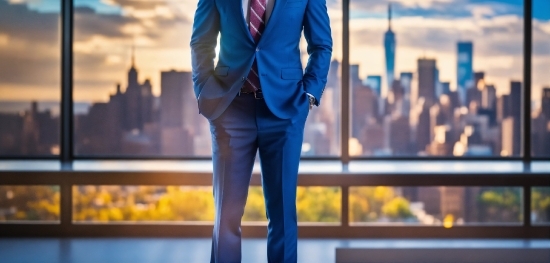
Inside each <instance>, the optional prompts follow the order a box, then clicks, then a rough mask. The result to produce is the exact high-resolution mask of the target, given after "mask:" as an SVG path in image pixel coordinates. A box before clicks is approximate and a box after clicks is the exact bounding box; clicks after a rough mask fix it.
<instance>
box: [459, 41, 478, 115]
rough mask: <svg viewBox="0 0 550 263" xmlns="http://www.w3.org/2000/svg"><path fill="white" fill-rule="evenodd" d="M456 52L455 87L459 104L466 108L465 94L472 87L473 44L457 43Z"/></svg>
mask: <svg viewBox="0 0 550 263" xmlns="http://www.w3.org/2000/svg"><path fill="white" fill-rule="evenodd" d="M457 50H458V52H457V58H456V59H457V66H456V70H457V72H456V80H457V85H456V87H457V91H458V95H459V97H460V103H461V104H462V105H463V106H467V105H466V103H467V101H466V93H467V90H468V89H469V88H472V87H473V85H474V72H473V71H474V70H473V44H472V42H458V43H457Z"/></svg>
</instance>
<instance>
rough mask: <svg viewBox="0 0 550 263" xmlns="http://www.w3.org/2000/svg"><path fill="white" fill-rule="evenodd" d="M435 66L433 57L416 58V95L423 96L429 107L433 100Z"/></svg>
mask: <svg viewBox="0 0 550 263" xmlns="http://www.w3.org/2000/svg"><path fill="white" fill-rule="evenodd" d="M436 74H437V67H436V61H435V59H425V58H421V59H418V97H419V98H420V97H423V98H424V101H425V103H426V105H427V106H428V107H430V106H431V105H432V104H433V103H434V102H435V101H436V100H435V79H436Z"/></svg>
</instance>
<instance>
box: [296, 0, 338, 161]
mask: <svg viewBox="0 0 550 263" xmlns="http://www.w3.org/2000/svg"><path fill="white" fill-rule="evenodd" d="M327 8H328V14H329V17H330V26H331V31H332V41H333V48H332V62H331V63H330V70H329V74H328V78H327V85H326V87H325V90H324V92H323V97H322V98H321V102H320V105H319V107H314V108H313V109H312V110H311V111H310V112H309V116H308V118H307V121H306V126H305V130H304V143H303V145H302V156H329V155H340V126H341V125H340V121H341V120H340V108H341V103H340V91H341V80H340V70H341V68H340V62H341V61H342V0H333V1H327ZM306 48H307V43H306V41H305V38H303V37H302V42H301V43H300V49H301V50H302V63H303V64H304V68H305V66H306V63H307V61H308V54H307V51H306V50H307V49H306Z"/></svg>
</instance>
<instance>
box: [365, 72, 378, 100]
mask: <svg viewBox="0 0 550 263" xmlns="http://www.w3.org/2000/svg"><path fill="white" fill-rule="evenodd" d="M365 84H366V85H367V86H368V87H369V88H370V89H371V90H372V91H373V92H374V94H376V96H377V97H380V95H381V94H380V90H381V88H382V77H380V76H367V79H366V81H365Z"/></svg>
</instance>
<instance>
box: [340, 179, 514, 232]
mask: <svg viewBox="0 0 550 263" xmlns="http://www.w3.org/2000/svg"><path fill="white" fill-rule="evenodd" d="M521 207H522V191H521V187H447V186H440V187H385V186H378V187H351V188H350V196H349V211H350V223H352V224H355V225H361V224H399V225H434V226H439V225H442V226H444V227H452V226H453V225H498V224H521V223H522V220H523V219H522V209H521Z"/></svg>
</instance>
